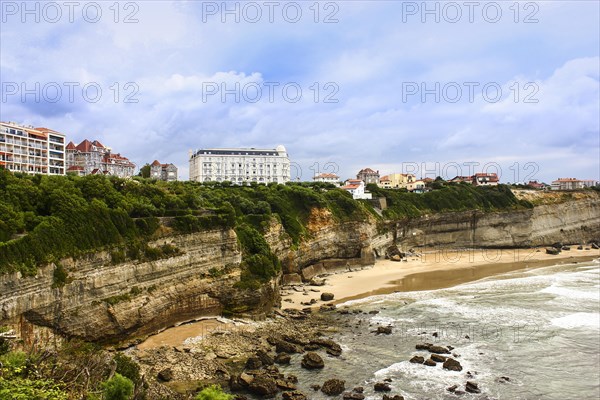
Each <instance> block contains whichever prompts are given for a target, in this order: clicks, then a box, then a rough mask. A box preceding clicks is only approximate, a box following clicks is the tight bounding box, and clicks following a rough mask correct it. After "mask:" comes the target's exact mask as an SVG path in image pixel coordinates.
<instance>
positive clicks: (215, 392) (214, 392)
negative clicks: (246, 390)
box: [195, 385, 234, 400]
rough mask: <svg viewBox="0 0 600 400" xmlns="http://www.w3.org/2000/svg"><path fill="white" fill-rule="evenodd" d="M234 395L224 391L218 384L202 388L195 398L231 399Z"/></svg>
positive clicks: (201, 399)
mask: <svg viewBox="0 0 600 400" xmlns="http://www.w3.org/2000/svg"><path fill="white" fill-rule="evenodd" d="M233 398H234V397H233V396H232V395H230V394H228V393H225V392H224V391H223V389H222V388H221V387H220V386H217V385H211V386H209V387H207V388H204V389H202V391H200V393H198V395H197V396H196V398H195V400H232V399H233Z"/></svg>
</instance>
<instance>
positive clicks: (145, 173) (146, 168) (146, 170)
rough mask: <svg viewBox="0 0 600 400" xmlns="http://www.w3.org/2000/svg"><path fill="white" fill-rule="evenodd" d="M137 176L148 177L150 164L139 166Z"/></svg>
mask: <svg viewBox="0 0 600 400" xmlns="http://www.w3.org/2000/svg"><path fill="white" fill-rule="evenodd" d="M138 176H141V177H142V178H150V164H146V165H144V166H143V167H142V168H140V173H139V174H138Z"/></svg>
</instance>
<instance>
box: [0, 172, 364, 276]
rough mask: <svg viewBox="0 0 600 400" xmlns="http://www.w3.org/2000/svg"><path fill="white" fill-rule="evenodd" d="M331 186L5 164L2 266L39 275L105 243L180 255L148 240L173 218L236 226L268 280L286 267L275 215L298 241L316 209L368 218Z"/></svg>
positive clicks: (252, 262)
mask: <svg viewBox="0 0 600 400" xmlns="http://www.w3.org/2000/svg"><path fill="white" fill-rule="evenodd" d="M326 188H329V187H327V185H301V184H287V185H275V184H271V185H269V186H264V185H254V186H248V187H240V186H232V185H231V184H229V183H227V182H223V183H207V184H199V183H195V182H170V183H166V182H159V181H154V180H148V179H141V178H135V179H129V180H125V179H120V178H115V177H105V176H98V175H94V176H86V177H76V176H41V175H35V176H30V175H22V174H12V173H11V172H9V171H6V170H3V169H0V273H6V272H10V271H21V273H23V274H25V275H33V274H35V273H36V271H37V266H39V265H42V264H45V263H49V262H55V263H56V262H58V261H59V260H60V259H61V258H64V257H78V256H81V255H84V254H86V253H90V252H94V251H98V250H102V249H104V250H108V251H110V254H111V259H112V262H113V263H115V264H117V263H121V262H124V261H127V260H142V261H150V260H157V259H160V258H165V257H172V256H175V255H177V254H179V250H178V249H177V248H172V247H169V246H168V245H167V246H162V247H159V248H155V247H151V246H149V245H148V242H149V241H150V240H152V239H154V238H156V237H158V236H160V235H161V234H164V233H165V229H166V228H164V227H163V225H167V226H169V227H170V228H169V229H170V230H174V231H175V233H177V232H179V233H191V232H200V231H203V230H210V229H223V228H235V229H236V232H238V234H239V235H240V243H241V245H242V249H243V252H244V256H245V261H244V265H243V267H244V272H245V274H244V276H246V277H253V278H256V279H257V280H264V279H268V278H270V277H272V276H273V275H274V274H275V273H277V271H278V270H279V264H278V260H276V258H275V257H274V255H273V254H272V253H271V251H270V250H269V249H268V246H266V242H264V238H263V237H262V233H264V231H265V229H266V228H267V227H268V226H269V224H270V222H271V219H272V218H277V219H279V220H280V221H281V223H282V225H283V227H284V229H285V231H286V232H287V234H288V235H289V236H290V238H291V240H292V242H293V243H295V244H297V243H299V242H300V241H301V239H302V237H303V236H305V235H307V230H306V222H307V220H308V216H309V214H310V211H311V209H312V208H315V207H321V208H328V209H329V210H330V211H331V213H332V214H333V216H334V218H336V219H338V220H364V219H366V218H368V214H369V210H368V208H369V207H368V206H367V205H366V204H364V203H360V202H355V201H353V200H352V198H351V197H350V195H349V194H348V193H346V192H343V191H340V190H332V191H327V190H325V189H326ZM161 219H162V220H161ZM169 229H167V231H168V232H170V230H169ZM66 282H68V274H67V272H66V271H65V270H64V269H63V268H62V267H61V266H60V265H59V264H57V268H56V271H55V276H54V284H55V286H56V287H60V286H62V285H64V284H65V283H66Z"/></svg>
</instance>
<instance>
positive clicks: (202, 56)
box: [0, 0, 600, 182]
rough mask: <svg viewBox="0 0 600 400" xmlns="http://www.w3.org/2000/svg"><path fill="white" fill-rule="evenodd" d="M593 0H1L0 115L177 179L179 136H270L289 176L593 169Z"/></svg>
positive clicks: (246, 141)
mask: <svg viewBox="0 0 600 400" xmlns="http://www.w3.org/2000/svg"><path fill="white" fill-rule="evenodd" d="M599 4H600V3H599V2H597V1H536V2H516V1H497V2H485V1H483V2H471V3H469V2H435V1H428V2H426V3H424V2H421V1H418V2H408V1H364V2H363V1H335V2H334V1H302V2H300V1H299V2H285V1H281V2H280V1H272V2H262V1H258V2H247V1H246V2H235V1H230V2H222V1H218V2H210V1H204V2H202V1H178V2H169V1H136V2H119V3H117V4H116V5H115V3H114V2H113V1H110V2H96V3H94V2H71V3H69V2H60V1H59V2H52V3H48V2H39V3H36V2H29V3H27V5H26V6H24V3H22V2H20V1H18V2H13V1H4V0H3V1H0V7H1V12H2V16H1V18H2V21H1V25H0V27H1V28H0V29H1V36H0V43H1V44H0V46H1V48H0V69H1V71H0V72H1V75H0V81H1V83H2V99H1V103H0V105H1V110H0V119H1V120H3V121H15V122H18V123H25V124H31V125H34V126H46V127H49V128H52V129H55V130H58V131H61V132H64V133H65V134H67V135H68V138H69V139H71V140H73V141H75V142H79V141H81V140H83V139H85V138H89V139H98V140H100V141H101V142H103V143H105V144H106V145H109V146H111V147H112V148H113V149H114V150H115V151H117V152H121V153H122V154H124V155H126V156H128V157H129V158H131V159H132V160H133V161H134V162H136V163H137V164H138V166H142V165H143V164H144V163H146V162H152V161H153V160H154V159H158V160H160V161H161V162H173V163H175V164H176V165H177V166H178V167H179V168H180V174H181V177H182V178H183V179H187V175H188V150H189V149H198V148H207V147H267V148H274V147H275V146H276V145H278V144H283V145H285V146H286V148H287V149H288V152H289V154H290V158H291V161H292V162H293V163H294V170H293V175H295V176H300V177H301V178H302V179H303V180H308V179H310V177H311V176H312V175H313V174H314V172H315V171H316V170H318V171H327V172H338V174H339V175H340V176H341V177H342V178H349V177H351V176H352V175H355V174H356V172H357V171H358V170H359V169H361V168H363V167H371V168H373V169H378V170H380V171H381V173H382V174H383V173H390V172H413V171H414V172H416V174H417V175H421V176H436V175H442V176H443V177H446V178H448V177H453V176H455V175H459V174H462V175H467V174H469V173H472V172H473V170H477V172H478V171H481V170H487V171H489V172H495V171H496V170H498V169H499V172H501V174H502V176H501V180H502V181H504V182H515V181H523V180H526V179H530V178H531V179H539V180H544V181H551V180H553V179H556V178H557V177H559V176H560V177H566V176H569V177H570V176H573V177H578V178H587V179H598V178H599V175H600V172H599V169H600V164H599V158H600V128H599V124H600V122H599V121H600V103H599V101H600V100H599V99H600V90H599V89H600V83H599V74H600V58H599V56H600V55H599V48H600V43H599V38H600V32H599V26H600V22H599V18H600V9H599V7H600V6H599ZM25 7H27V9H25Z"/></svg>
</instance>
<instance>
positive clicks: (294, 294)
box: [282, 246, 600, 309]
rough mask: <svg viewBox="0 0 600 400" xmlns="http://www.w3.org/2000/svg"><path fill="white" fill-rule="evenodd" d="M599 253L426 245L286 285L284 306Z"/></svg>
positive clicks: (434, 284) (434, 285) (433, 284)
mask: <svg viewBox="0 0 600 400" xmlns="http://www.w3.org/2000/svg"><path fill="white" fill-rule="evenodd" d="M598 257H600V250H596V249H591V248H590V249H588V250H585V249H583V250H577V248H576V246H572V247H571V250H570V251H563V252H561V253H560V254H558V255H551V254H546V251H545V248H533V249H465V250H453V249H444V250H439V249H438V250H432V249H429V250H427V249H425V250H422V252H421V253H420V257H410V258H409V259H408V260H407V261H401V262H396V261H391V260H377V261H376V263H375V265H374V266H372V267H366V268H363V269H353V270H352V271H340V272H336V273H333V274H331V275H329V276H326V277H325V285H324V286H309V285H304V286H296V287H295V288H289V289H285V290H283V291H282V299H283V302H282V308H295V309H301V308H305V307H307V306H308V304H307V303H309V302H310V301H311V300H312V299H314V300H316V303H314V304H313V307H318V306H320V305H322V304H324V303H325V302H323V301H321V300H320V296H321V293H324V292H328V293H333V294H334V296H335V297H334V300H333V303H335V304H340V303H343V302H346V301H349V300H355V299H360V298H364V297H368V296H372V295H377V294H388V293H393V292H396V291H418V290H434V289H441V288H446V287H450V286H454V285H458V284H461V283H465V282H470V281H475V280H478V279H482V278H485V277H488V276H492V275H496V274H501V273H506V272H510V271H515V270H519V269H527V268H539V267H544V266H550V265H554V264H561V263H563V264H564V263H574V262H584V261H591V260H593V259H596V258H598ZM314 300H313V302H314ZM303 303H304V304H303ZM328 303H329V302H328Z"/></svg>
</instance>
